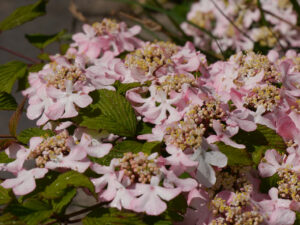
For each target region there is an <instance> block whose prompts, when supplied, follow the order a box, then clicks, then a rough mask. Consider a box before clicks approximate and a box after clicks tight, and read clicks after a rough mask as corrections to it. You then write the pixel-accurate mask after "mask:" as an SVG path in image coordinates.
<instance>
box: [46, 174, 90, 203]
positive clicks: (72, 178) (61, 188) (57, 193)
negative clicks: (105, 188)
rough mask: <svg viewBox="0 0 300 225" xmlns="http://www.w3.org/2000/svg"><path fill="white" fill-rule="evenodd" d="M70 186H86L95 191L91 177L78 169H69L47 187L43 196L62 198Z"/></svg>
mask: <svg viewBox="0 0 300 225" xmlns="http://www.w3.org/2000/svg"><path fill="white" fill-rule="evenodd" d="M68 187H85V188H88V189H89V190H90V192H91V193H94V192H95V190H94V185H93V183H92V182H91V181H90V180H89V178H88V177H87V176H85V175H83V174H81V173H78V172H76V171H68V172H66V173H63V174H61V175H59V176H58V177H57V179H56V180H55V181H54V182H53V183H51V184H50V185H48V186H47V187H46V188H45V191H44V192H43V193H42V196H43V197H44V198H47V199H55V198H61V197H62V196H63V194H64V193H65V191H66V189H67V188H68Z"/></svg>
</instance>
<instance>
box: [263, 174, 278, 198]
mask: <svg viewBox="0 0 300 225" xmlns="http://www.w3.org/2000/svg"><path fill="white" fill-rule="evenodd" d="M278 181H279V176H278V174H277V173H275V174H274V175H273V176H271V177H264V178H262V179H261V183H260V187H259V189H260V191H261V192H262V193H268V192H269V190H270V189H271V188H272V187H278V183H277V182H278Z"/></svg>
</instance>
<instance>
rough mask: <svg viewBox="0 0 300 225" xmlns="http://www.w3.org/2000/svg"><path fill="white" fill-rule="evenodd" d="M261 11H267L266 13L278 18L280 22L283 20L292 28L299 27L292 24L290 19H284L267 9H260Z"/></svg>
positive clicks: (299, 29)
mask: <svg viewBox="0 0 300 225" xmlns="http://www.w3.org/2000/svg"><path fill="white" fill-rule="evenodd" d="M262 11H263V12H264V13H267V14H269V15H271V16H273V17H275V18H277V19H279V20H281V21H282V22H284V23H286V24H288V25H290V26H291V27H292V28H294V29H296V30H298V31H300V27H298V26H296V25H294V24H292V23H291V22H290V21H287V20H286V19H284V18H282V17H280V16H278V15H276V14H274V13H272V12H270V11H268V10H265V9H262Z"/></svg>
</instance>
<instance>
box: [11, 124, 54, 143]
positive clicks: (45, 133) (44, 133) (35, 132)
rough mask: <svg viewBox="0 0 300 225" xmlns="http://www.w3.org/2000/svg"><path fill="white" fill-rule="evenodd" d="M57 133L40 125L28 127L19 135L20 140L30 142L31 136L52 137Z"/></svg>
mask: <svg viewBox="0 0 300 225" xmlns="http://www.w3.org/2000/svg"><path fill="white" fill-rule="evenodd" d="M53 135H55V133H54V132H53V131H52V130H43V129H40V128H38V127H33V128H28V129H26V130H23V131H21V133H20V134H19V135H18V136H17V139H18V141H19V142H22V143H23V144H28V143H29V140H30V138H32V137H45V138H46V137H50V136H53Z"/></svg>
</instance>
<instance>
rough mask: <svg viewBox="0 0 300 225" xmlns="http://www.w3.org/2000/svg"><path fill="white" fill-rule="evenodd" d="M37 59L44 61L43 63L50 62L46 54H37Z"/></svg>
mask: <svg viewBox="0 0 300 225" xmlns="http://www.w3.org/2000/svg"><path fill="white" fill-rule="evenodd" d="M37 57H38V58H39V59H40V60H42V61H45V62H48V61H51V59H50V56H49V54H48V53H46V52H43V53H41V54H39V55H38V56H37Z"/></svg>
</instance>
